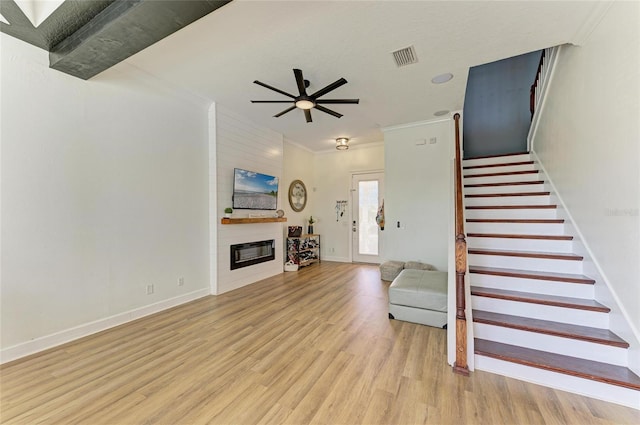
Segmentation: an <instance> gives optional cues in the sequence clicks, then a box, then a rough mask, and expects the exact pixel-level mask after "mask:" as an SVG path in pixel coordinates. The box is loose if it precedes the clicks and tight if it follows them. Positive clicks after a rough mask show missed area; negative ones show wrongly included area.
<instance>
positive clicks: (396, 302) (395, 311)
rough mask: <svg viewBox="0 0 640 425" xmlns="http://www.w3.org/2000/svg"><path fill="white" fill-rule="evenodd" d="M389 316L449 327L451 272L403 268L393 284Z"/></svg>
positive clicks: (439, 326) (390, 292) (406, 320)
mask: <svg viewBox="0 0 640 425" xmlns="http://www.w3.org/2000/svg"><path fill="white" fill-rule="evenodd" d="M389 318H390V319H397V320H403V321H405V322H413V323H420V324H423V325H429V326H435V327H438V328H442V327H445V325H446V324H447V272H440V271H429V270H415V269H404V270H402V272H400V274H399V275H398V277H396V278H395V279H394V280H393V283H392V284H391V286H390V287H389Z"/></svg>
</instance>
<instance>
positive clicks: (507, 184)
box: [464, 180, 544, 187]
mask: <svg viewBox="0 0 640 425" xmlns="http://www.w3.org/2000/svg"><path fill="white" fill-rule="evenodd" d="M527 184H544V180H532V181H523V182H506V183H475V184H465V185H464V187H491V186H520V185H527Z"/></svg>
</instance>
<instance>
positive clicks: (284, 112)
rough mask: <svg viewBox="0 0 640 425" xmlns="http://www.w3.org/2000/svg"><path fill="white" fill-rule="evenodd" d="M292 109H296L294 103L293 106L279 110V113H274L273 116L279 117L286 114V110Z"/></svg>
mask: <svg viewBox="0 0 640 425" xmlns="http://www.w3.org/2000/svg"><path fill="white" fill-rule="evenodd" d="M294 109H296V107H295V105H294V106H292V107H291V108H287V109H285V110H284V111H282V112H280V113H279V114H276V115H274V116H273V118H278V117H281V116H282V115H284V114H286V113H287V112H291V111H293V110H294Z"/></svg>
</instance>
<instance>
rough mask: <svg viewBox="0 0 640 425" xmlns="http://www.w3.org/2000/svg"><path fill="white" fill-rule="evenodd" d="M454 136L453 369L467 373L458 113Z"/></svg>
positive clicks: (464, 256)
mask: <svg viewBox="0 0 640 425" xmlns="http://www.w3.org/2000/svg"><path fill="white" fill-rule="evenodd" d="M453 119H454V121H455V133H456V134H455V137H456V159H455V161H456V175H455V182H456V208H455V213H456V236H455V238H456V243H455V247H456V248H455V249H456V361H455V363H454V364H453V371H454V372H455V373H459V374H461V375H469V367H468V365H467V319H466V317H465V310H466V301H465V287H464V281H465V274H466V273H467V241H466V239H465V234H464V214H463V208H464V206H463V205H462V197H463V196H462V158H461V157H460V114H455V115H454V116H453Z"/></svg>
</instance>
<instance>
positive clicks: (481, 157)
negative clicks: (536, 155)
mask: <svg viewBox="0 0 640 425" xmlns="http://www.w3.org/2000/svg"><path fill="white" fill-rule="evenodd" d="M528 153H529V152H516V153H503V154H500V155H485V156H474V157H472V158H462V159H464V160H465V161H466V160H470V159H487V158H502V157H504V156H515V155H527V154H528Z"/></svg>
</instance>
